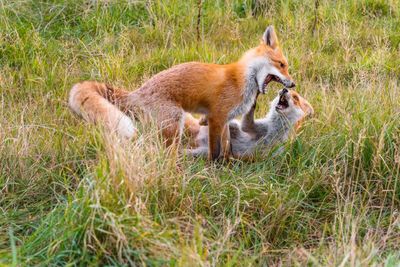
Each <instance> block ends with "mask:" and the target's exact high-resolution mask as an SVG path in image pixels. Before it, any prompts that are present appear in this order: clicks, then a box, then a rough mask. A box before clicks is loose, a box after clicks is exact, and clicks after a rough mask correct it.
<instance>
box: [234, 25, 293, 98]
mask: <svg viewBox="0 0 400 267" xmlns="http://www.w3.org/2000/svg"><path fill="white" fill-rule="evenodd" d="M241 61H242V62H244V63H245V64H246V65H247V66H248V68H249V69H251V70H252V71H254V72H255V73H254V74H253V75H255V78H256V81H257V85H258V89H259V91H260V93H265V88H266V86H267V85H268V84H269V83H270V82H271V81H276V82H280V83H282V84H283V85H284V86H285V87H287V88H292V87H294V86H295V83H294V82H293V79H292V77H291V76H290V75H289V71H288V68H289V65H288V62H287V60H286V57H285V56H284V55H283V53H282V50H281V48H280V46H279V41H278V37H277V36H276V33H275V30H274V27H273V26H272V25H271V26H268V27H267V29H266V30H265V32H264V34H263V37H262V39H261V43H260V45H259V46H257V47H255V48H253V49H251V50H249V51H248V52H247V53H246V54H245V55H244V56H243V57H242V59H241Z"/></svg>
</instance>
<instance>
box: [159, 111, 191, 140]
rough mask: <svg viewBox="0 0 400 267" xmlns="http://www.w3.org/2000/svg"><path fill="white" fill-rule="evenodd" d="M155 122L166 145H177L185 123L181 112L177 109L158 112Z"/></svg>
mask: <svg viewBox="0 0 400 267" xmlns="http://www.w3.org/2000/svg"><path fill="white" fill-rule="evenodd" d="M157 120H158V124H159V127H160V129H161V132H162V135H163V137H164V140H165V143H166V145H167V146H171V145H172V144H176V145H179V144H180V140H181V136H182V131H183V124H184V122H185V118H184V112H183V110H182V109H181V108H178V107H168V108H165V109H163V110H162V111H161V112H159V114H158V118H157Z"/></svg>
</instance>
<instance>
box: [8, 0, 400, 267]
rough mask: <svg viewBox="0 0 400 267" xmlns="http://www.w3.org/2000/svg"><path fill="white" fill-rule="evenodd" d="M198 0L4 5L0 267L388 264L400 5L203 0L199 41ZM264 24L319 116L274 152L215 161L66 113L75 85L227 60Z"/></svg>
mask: <svg viewBox="0 0 400 267" xmlns="http://www.w3.org/2000/svg"><path fill="white" fill-rule="evenodd" d="M197 2H198V1H197V0H196V1H195V0H191V1H183V0H182V1H178V0H166V1H161V0H153V1H122V0H121V1H100V0H99V1H84V0H74V1H67V0H51V1H44V0H14V1H13V0H0V265H11V266H19V265H21V266H23V265H82V266H83V265H88V264H90V265H97V264H98V265H135V264H136V265H148V266H160V265H173V266H187V265H189V264H190V265H200V266H203V265H204V266H210V265H211V266H248V265H265V264H267V265H279V264H283V265H306V264H307V265H317V266H318V265H323V266H325V265H329V266H367V265H380V266H398V264H399V263H400V253H399V250H400V214H399V207H400V184H399V177H400V79H399V77H400V46H399V44H400V32H399V29H400V2H399V1H398V0H387V1H384V0H374V1H373V0H368V1H363V0H352V1H350V0H348V1H330V0H320V1H319V7H318V10H317V12H316V13H315V10H314V1H311V0H307V1H294V0H289V1H283V0H282V1H278V0H275V1H267V5H264V6H263V7H262V9H261V10H257V12H252V10H251V8H252V6H253V7H254V3H255V1H254V0H232V1H223V0H218V1H211V0H205V1H204V4H203V10H202V18H201V25H200V26H201V27H200V32H201V36H200V37H201V38H200V41H198V40H197V36H196V23H197V12H198V10H197ZM315 14H317V20H316V21H317V25H316V29H315V31H314V32H313V31H312V29H313V24H314V21H315ZM269 24H274V25H275V27H276V29H277V31H278V35H279V38H280V41H281V45H282V46H283V48H284V51H285V54H286V56H287V58H288V60H289V64H290V72H291V74H292V76H293V77H294V79H295V81H296V83H297V85H298V86H297V88H296V90H297V91H298V92H300V93H301V94H302V95H303V96H305V98H307V99H308V100H309V102H310V103H311V104H312V105H313V106H314V108H315V111H316V115H315V116H314V117H313V118H312V119H311V120H309V121H307V122H306V124H305V125H304V127H303V129H302V131H301V132H300V133H299V135H298V137H297V139H296V140H293V141H291V142H289V143H288V144H287V145H286V146H285V148H284V152H283V153H282V154H281V155H279V156H276V157H258V158H257V160H256V162H254V163H243V162H233V163H232V164H230V165H213V164H210V163H207V162H205V161H202V160H193V159H187V158H184V157H181V156H176V154H175V153H174V152H173V151H168V150H166V149H165V148H164V147H163V146H162V145H160V141H159V140H158V137H157V135H156V134H154V131H143V134H142V136H141V137H140V138H139V139H138V140H136V141H134V142H132V143H129V144H121V143H119V142H116V141H115V140H110V138H104V136H103V134H102V132H101V130H100V129H98V128H96V127H94V126H92V125H88V124H87V123H85V122H83V120H81V119H79V118H77V117H75V116H74V115H73V114H72V113H71V112H70V111H69V109H68V108H67V94H68V91H69V89H70V88H71V86H72V85H73V84H74V83H75V82H77V81H81V80H86V79H93V80H100V81H107V82H109V83H112V84H115V85H117V86H121V87H125V88H128V89H130V90H134V89H136V88H138V87H139V86H140V84H141V83H142V82H143V81H145V80H146V79H148V78H149V77H150V76H152V75H153V74H155V73H157V72H158V71H160V70H163V69H165V68H168V67H169V66H172V65H174V64H177V63H180V62H185V61H190V60H198V61H204V62H215V63H228V62H231V61H234V60H236V59H238V58H239V57H240V55H241V54H242V53H243V52H244V51H246V50H247V49H249V48H250V47H253V46H255V45H257V44H258V42H259V39H260V37H261V34H262V33H263V31H264V29H265V27H266V26H267V25H269ZM279 88H280V86H279V85H273V86H271V87H270V89H269V93H268V94H267V95H266V96H262V97H261V98H259V102H258V110H257V116H258V117H261V116H263V115H264V114H265V113H266V111H267V109H268V102H269V101H270V100H271V99H272V98H273V97H274V95H275V94H276V92H277V90H278V89H279ZM176 163H177V165H178V167H176Z"/></svg>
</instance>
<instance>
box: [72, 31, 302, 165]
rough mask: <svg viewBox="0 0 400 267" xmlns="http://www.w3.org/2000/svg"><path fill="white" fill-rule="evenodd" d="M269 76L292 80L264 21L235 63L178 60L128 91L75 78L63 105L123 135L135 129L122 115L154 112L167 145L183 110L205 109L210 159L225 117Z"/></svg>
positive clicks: (175, 136)
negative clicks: (260, 33) (250, 46)
mask: <svg viewBox="0 0 400 267" xmlns="http://www.w3.org/2000/svg"><path fill="white" fill-rule="evenodd" d="M271 81H276V82H280V83H282V84H283V85H284V86H286V87H289V88H291V87H294V86H295V84H294V82H293V80H292V78H291V77H290V75H289V73H288V63H287V60H286V58H285V56H284V55H283V54H282V51H281V49H280V47H279V43H278V38H277V36H276V33H275V31H274V28H273V27H272V26H269V27H268V28H267V29H266V31H265V32H264V34H263V37H262V41H261V43H260V45H259V46H257V47H255V48H253V49H250V50H249V51H247V52H246V53H245V54H244V55H243V57H242V58H241V59H240V60H239V61H237V62H235V63H231V64H227V65H218V64H206V63H200V62H189V63H183V64H179V65H176V66H174V67H171V68H170V69H167V70H164V71H162V72H160V73H158V74H156V75H155V76H153V77H152V78H151V79H149V80H148V81H147V82H145V83H144V84H143V85H142V86H141V87H140V88H139V89H138V90H136V91H134V92H127V91H125V90H121V89H117V88H113V87H111V86H108V85H106V84H103V83H97V82H91V81H86V82H82V83H78V84H76V85H74V87H73V88H72V90H71V92H70V95H69V106H70V108H71V109H72V110H73V111H74V112H76V113H78V114H79V115H81V116H83V117H84V118H85V119H86V120H88V121H92V122H98V121H101V122H102V123H104V124H105V125H106V126H107V127H108V128H110V129H112V130H115V131H116V132H117V133H119V134H121V135H123V136H126V137H128V138H130V137H133V136H134V135H135V127H134V124H133V121H132V120H131V118H130V117H128V115H129V113H130V112H132V113H133V114H135V112H136V111H138V110H140V111H142V112H144V113H145V114H150V115H151V116H152V117H154V119H155V121H156V123H157V125H158V126H159V127H160V128H161V130H162V134H163V136H164V138H165V140H166V143H167V145H170V144H172V143H174V142H179V141H180V136H181V133H182V129H183V124H184V118H185V112H184V111H186V112H194V113H202V114H205V115H206V116H207V118H208V125H209V154H208V157H209V159H212V160H215V159H217V158H219V157H220V156H221V152H222V153H224V149H226V147H223V146H227V145H226V144H225V143H223V142H222V139H223V137H224V138H227V139H228V137H229V133H228V132H227V129H228V127H226V123H227V122H228V121H230V120H232V119H233V118H235V117H236V116H238V115H241V114H243V113H245V112H248V111H249V110H250V108H251V106H252V105H253V103H254V101H255V99H256V95H257V94H258V93H259V92H260V93H264V91H265V88H266V86H267V85H268V83H270V82H271Z"/></svg>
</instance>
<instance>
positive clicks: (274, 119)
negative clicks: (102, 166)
mask: <svg viewBox="0 0 400 267" xmlns="http://www.w3.org/2000/svg"><path fill="white" fill-rule="evenodd" d="M255 109H256V102H255V103H254V105H253V106H252V107H251V109H250V110H249V112H247V113H246V114H244V115H243V118H242V120H241V121H238V120H232V121H231V122H229V132H230V142H231V149H232V157H233V158H236V159H241V160H251V159H253V158H254V156H255V154H256V152H257V151H264V150H266V149H268V148H272V147H273V146H275V145H278V144H281V143H283V142H285V141H286V140H287V139H288V138H289V134H290V133H291V132H292V131H293V130H294V131H298V130H299V128H300V127H301V124H302V123H303V121H304V120H305V119H306V118H307V117H309V116H311V115H313V114H314V109H313V107H312V106H311V104H310V103H309V102H308V101H307V100H306V99H304V98H303V97H302V96H300V95H299V94H298V93H297V92H296V91H293V90H291V91H289V90H287V89H286V88H284V89H282V90H280V91H279V93H278V95H277V96H276V97H275V99H274V100H273V101H272V102H271V104H270V110H269V112H268V113H267V115H266V116H265V118H262V119H258V120H255V119H254V111H255ZM186 119H187V120H188V121H189V122H188V125H192V128H191V129H190V130H192V129H195V131H196V133H197V136H196V137H195V148H192V149H186V150H185V152H186V155H190V156H193V157H204V156H205V155H207V154H208V147H207V144H208V138H209V135H208V126H201V125H200V120H201V119H200V120H198V119H195V118H194V117H193V116H191V115H188V116H187V117H186ZM196 124H197V125H199V127H198V128H195V127H193V125H196Z"/></svg>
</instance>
